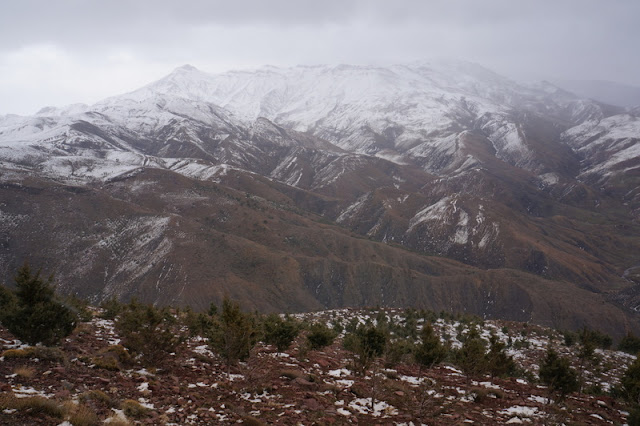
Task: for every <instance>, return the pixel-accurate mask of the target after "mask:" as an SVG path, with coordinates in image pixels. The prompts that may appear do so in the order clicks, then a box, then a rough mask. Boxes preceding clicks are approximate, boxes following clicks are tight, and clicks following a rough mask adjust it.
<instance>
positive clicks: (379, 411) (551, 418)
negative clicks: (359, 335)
mask: <svg viewBox="0 0 640 426" xmlns="http://www.w3.org/2000/svg"><path fill="white" fill-rule="evenodd" d="M387 313H388V315H389V317H396V319H398V320H402V318H401V315H402V312H401V311H397V312H396V311H387ZM298 317H299V318H301V319H302V318H306V319H308V320H311V321H322V322H326V323H336V322H339V323H342V324H343V325H346V324H347V323H348V322H349V321H352V320H353V318H357V319H358V321H360V322H364V321H366V319H367V318H369V317H371V318H372V319H373V318H375V314H374V313H373V312H372V311H367V310H359V311H355V310H340V311H323V312H317V313H310V314H300V315H298ZM418 323H419V324H420V323H421V320H418ZM434 328H435V329H436V331H438V332H439V333H440V335H441V338H444V339H446V340H448V341H449V343H450V344H451V345H452V346H453V347H455V346H458V345H460V342H459V341H458V340H457V338H456V336H457V335H458V332H459V330H461V329H462V328H464V324H461V323H460V322H458V321H457V320H453V319H450V320H445V319H438V320H437V321H436V322H435V323H434ZM481 332H482V335H483V337H485V338H488V336H489V335H490V333H492V332H493V333H495V334H496V335H497V336H498V337H499V338H500V339H501V340H502V341H504V342H505V343H509V344H510V347H509V349H508V354H509V355H511V356H512V357H513V359H514V360H515V361H516V363H517V364H518V366H519V367H520V368H521V369H522V371H523V372H527V373H523V374H522V375H521V377H517V378H516V377H514V378H508V379H500V378H491V377H489V376H481V377H467V376H466V375H465V374H463V372H462V371H461V370H459V369H458V368H456V367H455V366H454V365H452V364H449V363H446V362H445V363H443V364H440V365H438V366H436V367H434V368H431V369H420V368H419V366H418V365H415V364H412V363H405V362H400V363H398V364H396V365H393V366H389V365H388V364H387V365H384V364H385V363H384V361H383V360H378V362H377V363H376V365H375V366H374V367H373V368H372V369H370V370H369V371H368V372H367V374H365V375H356V374H355V371H354V368H353V363H352V360H353V356H352V354H351V353H349V352H347V351H346V350H345V349H343V348H342V344H341V340H342V339H341V337H338V338H337V339H336V340H335V341H334V343H333V344H332V345H331V346H329V347H326V348H324V349H323V350H319V351H305V350H301V348H302V346H303V345H302V341H303V339H304V334H302V335H300V336H299V337H298V340H297V341H296V342H294V344H293V345H292V346H291V348H290V349H289V350H287V351H285V352H278V351H276V349H275V348H273V347H271V346H268V345H263V344H258V345H257V346H256V347H255V348H254V349H253V352H252V355H251V357H250V358H249V359H248V360H247V362H244V363H239V364H238V365H235V366H233V367H232V368H231V370H230V374H228V372H227V368H226V366H225V365H224V363H223V362H222V360H221V359H220V358H219V357H218V356H217V355H215V354H213V353H212V352H211V351H210V349H209V347H208V345H207V342H206V339H205V338H203V337H201V336H194V337H190V338H189V339H188V340H187V341H186V342H185V344H184V345H183V346H182V347H181V348H180V349H179V350H178V351H177V352H176V353H172V354H170V355H167V357H166V358H165V359H163V360H161V361H160V362H159V363H158V367H157V368H151V367H147V368H142V366H141V365H137V366H136V365H135V364H134V365H129V366H127V367H123V366H120V365H119V364H118V363H117V362H115V361H114V362H112V363H111V362H109V359H111V358H110V357H112V358H113V359H117V357H118V356H119V352H121V351H123V348H122V346H120V345H119V343H120V337H119V336H118V334H117V333H116V330H115V328H114V323H113V321H111V320H105V319H101V318H100V317H99V316H98V315H97V313H96V316H95V317H94V319H93V320H91V321H90V322H86V323H81V324H80V325H79V326H78V328H77V329H76V330H75V332H74V333H73V334H72V335H71V336H70V337H68V338H67V339H65V340H64V342H63V343H62V345H61V346H60V348H59V350H56V349H53V350H49V349H46V348H37V347H36V348H35V349H34V348H30V347H28V346H25V345H22V344H21V343H20V342H19V341H17V340H15V339H14V337H13V336H11V335H10V334H9V333H8V332H7V331H6V330H5V329H0V348H1V350H2V357H0V408H2V409H1V410H0V424H3V425H31V424H42V425H61V424H62V425H65V426H68V425H71V424H73V425H75V426H81V425H90V424H101V423H110V424H112V425H121V424H153V425H159V424H174V425H176V424H177V425H182V424H231V423H244V424H249V425H260V424H281V425H330V424H337V425H339V424H352V423H353V424H363V425H377V424H380V425H419V424H428V425H457V424H466V423H469V424H483V425H486V424H566V425H570V424H574V425H578V424H579V425H588V424H594V425H595V424H616V425H621V424H625V423H626V419H627V416H628V412H627V411H628V407H627V406H625V405H624V403H623V402H622V401H621V400H617V399H614V398H612V397H610V396H608V395H609V390H610V389H611V388H612V387H613V386H615V385H616V384H617V383H618V381H619V378H620V377H621V375H622V374H623V372H624V371H625V369H626V367H627V365H629V364H630V363H631V362H632V361H633V360H634V359H635V357H634V356H632V355H628V354H626V353H623V352H618V351H611V350H600V349H598V350H596V354H595V355H596V357H595V359H596V360H597V361H595V362H593V361H590V362H588V363H584V362H583V363H582V364H581V362H580V360H579V358H578V356H577V351H578V350H579V348H578V346H572V347H567V346H565V345H564V344H563V338H562V335H561V334H560V333H558V332H557V331H554V330H550V329H545V328H541V327H537V326H533V325H530V324H523V323H512V322H502V321H484V322H481ZM548 345H553V346H554V347H556V349H557V350H558V352H559V353H560V354H562V355H563V356H569V357H571V359H572V363H573V366H574V367H575V368H576V369H581V371H582V374H581V377H582V381H583V387H582V389H583V393H573V394H570V395H568V396H567V397H566V398H565V399H564V400H562V401H560V400H559V398H558V396H557V395H556V394H554V393H553V392H551V391H550V389H548V388H546V387H545V386H542V385H540V384H538V382H537V380H536V379H537V371H538V368H539V367H538V366H539V363H540V361H541V359H542V357H543V356H544V354H545V351H546V348H547V346H548ZM585 392H586V393H585ZM372 395H374V396H375V401H374V404H373V406H372V405H371V402H372V401H371V397H372Z"/></svg>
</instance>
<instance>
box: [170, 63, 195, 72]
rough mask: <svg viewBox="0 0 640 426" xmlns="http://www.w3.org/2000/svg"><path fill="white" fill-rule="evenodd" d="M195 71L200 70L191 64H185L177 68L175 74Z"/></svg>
mask: <svg viewBox="0 0 640 426" xmlns="http://www.w3.org/2000/svg"><path fill="white" fill-rule="evenodd" d="M193 71H200V70H199V69H198V68H196V67H194V66H193V65H191V64H184V65H182V66H180V67H178V68H176V69H175V70H173V72H193Z"/></svg>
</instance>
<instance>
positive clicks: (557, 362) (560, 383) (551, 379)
mask: <svg viewBox="0 0 640 426" xmlns="http://www.w3.org/2000/svg"><path fill="white" fill-rule="evenodd" d="M540 380H541V381H542V383H544V384H546V385H548V386H549V387H550V388H551V389H553V390H555V391H557V392H559V393H560V395H561V397H564V396H565V395H567V394H569V393H571V392H575V391H577V390H578V388H579V384H578V375H577V374H576V372H575V370H574V369H573V368H571V365H570V363H569V360H568V359H567V358H562V357H559V356H558V354H557V353H556V351H554V350H553V349H552V348H551V347H549V349H548V350H547V353H546V355H545V358H544V360H543V361H542V363H541V364H540Z"/></svg>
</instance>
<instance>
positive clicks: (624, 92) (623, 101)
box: [556, 80, 640, 107]
mask: <svg viewBox="0 0 640 426" xmlns="http://www.w3.org/2000/svg"><path fill="white" fill-rule="evenodd" d="M556 84H557V85H558V86H559V87H562V88H564V89H567V90H568V91H570V92H573V93H575V94H576V95H578V96H580V97H583V98H589V99H595V100H597V101H600V102H603V103H607V104H611V105H617V106H621V107H637V106H639V105H640V87H635V86H630V85H627V84H622V83H616V82H613V81H606V80H560V81H557V82H556Z"/></svg>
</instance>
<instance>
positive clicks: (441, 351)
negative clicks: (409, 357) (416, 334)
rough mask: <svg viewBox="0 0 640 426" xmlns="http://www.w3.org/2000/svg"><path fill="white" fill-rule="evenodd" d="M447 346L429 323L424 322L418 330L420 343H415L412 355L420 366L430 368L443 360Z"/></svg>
mask: <svg viewBox="0 0 640 426" xmlns="http://www.w3.org/2000/svg"><path fill="white" fill-rule="evenodd" d="M446 356H447V348H446V347H445V346H444V345H443V344H442V343H441V342H440V338H439V337H438V335H437V334H436V333H435V332H434V331H433V326H432V325H431V323H428V324H425V325H424V326H423V327H422V330H421V331H420V343H419V344H418V345H416V347H415V350H414V353H413V357H414V358H415V360H416V362H417V363H418V364H419V365H420V367H427V368H431V367H433V366H434V365H436V364H439V363H440V362H442V361H444V359H445V358H446Z"/></svg>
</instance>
